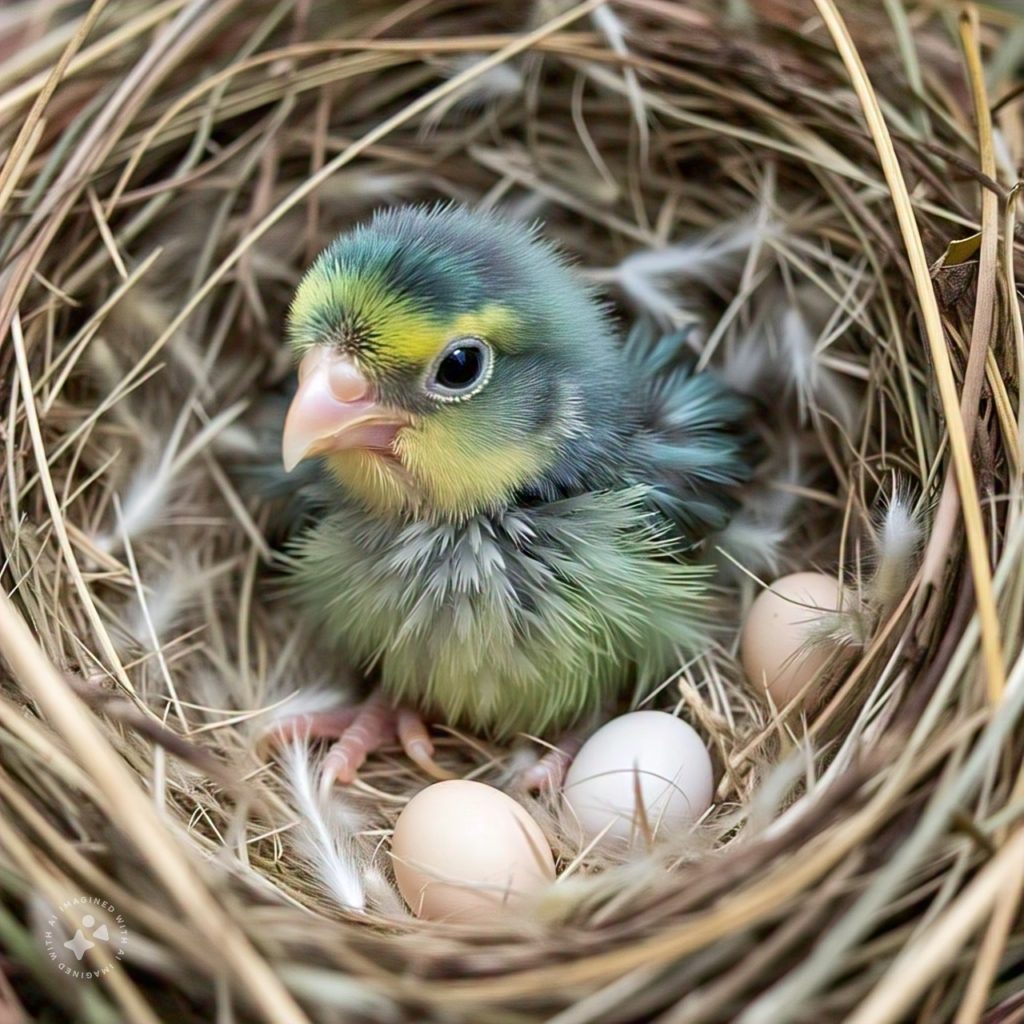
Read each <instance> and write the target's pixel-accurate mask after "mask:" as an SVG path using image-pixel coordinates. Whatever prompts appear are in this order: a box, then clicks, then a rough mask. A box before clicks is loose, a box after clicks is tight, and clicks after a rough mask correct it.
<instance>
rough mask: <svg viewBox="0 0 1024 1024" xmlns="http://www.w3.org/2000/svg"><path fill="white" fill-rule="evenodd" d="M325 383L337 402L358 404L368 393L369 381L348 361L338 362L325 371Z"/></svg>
mask: <svg viewBox="0 0 1024 1024" xmlns="http://www.w3.org/2000/svg"><path fill="white" fill-rule="evenodd" d="M327 383H328V386H329V387H330V389H331V394H332V395H334V397H335V398H336V399H338V401H339V402H358V401H360V400H361V399H363V398H365V397H366V396H367V394H368V393H369V391H370V384H369V381H367V379H366V378H365V377H364V376H363V375H362V374H361V373H360V372H359V371H358V370H357V369H356V368H355V367H354V366H353V365H352V364H351V363H350V362H348V360H339V361H337V362H334V363H332V364H331V366H330V367H329V369H328V370H327Z"/></svg>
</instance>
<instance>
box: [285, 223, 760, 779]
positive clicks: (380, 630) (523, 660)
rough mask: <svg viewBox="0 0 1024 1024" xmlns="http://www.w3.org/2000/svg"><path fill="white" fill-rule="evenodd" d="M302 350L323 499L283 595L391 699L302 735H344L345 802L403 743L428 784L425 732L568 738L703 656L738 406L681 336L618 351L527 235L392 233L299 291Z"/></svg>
mask: <svg viewBox="0 0 1024 1024" xmlns="http://www.w3.org/2000/svg"><path fill="white" fill-rule="evenodd" d="M288 337H289V343H290V345H291V347H292V350H293V352H294V356H295V359H296V361H297V364H298V388H297V391H296V393H295V396H294V398H293V399H292V402H291V405H290V408H289V410H288V414H287V419H286V421H285V426H284V431H283V442H282V449H283V460H284V465H285V467H286V468H287V469H288V470H292V469H294V468H295V467H296V466H298V465H299V463H300V462H303V461H304V460H310V459H315V460H317V461H318V463H319V465H320V467H322V475H323V481H325V482H326V486H325V484H324V483H321V484H320V486H319V495H320V497H319V499H318V502H317V505H316V508H315V511H314V513H313V516H312V519H313V521H312V523H311V524H310V525H309V526H308V527H307V528H306V529H305V530H304V531H303V532H302V533H301V534H300V535H299V536H298V537H297V538H296V539H295V540H294V541H293V544H292V548H291V552H290V574H291V582H292V584H293V587H292V589H293V592H294V594H295V597H296V599H297V600H299V601H300V602H302V604H303V605H304V607H305V609H306V610H307V613H308V615H309V616H311V617H312V620H313V621H314V622H315V623H316V625H317V627H318V635H319V636H320V637H322V638H324V640H325V641H326V642H327V643H328V644H329V645H331V646H333V647H334V648H336V649H337V650H338V651H339V652H340V653H342V654H343V655H345V656H346V657H347V658H348V659H350V660H351V661H352V662H353V663H354V664H357V665H359V666H361V667H362V668H363V669H364V670H365V672H366V673H367V678H368V680H369V681H370V684H371V686H372V688H373V694H374V695H373V696H372V697H371V698H370V699H369V701H367V702H366V703H365V704H364V705H361V706H359V707H356V708H349V709H343V710H342V711H341V712H331V713H330V714H327V715H325V716H324V717H323V718H322V720H319V721H315V722H312V723H307V725H309V726H310V727H311V728H312V730H313V731H314V732H316V733H318V734H320V735H324V734H331V735H332V736H335V737H337V739H338V742H337V744H336V745H335V747H334V748H333V750H332V751H331V754H330V755H329V757H328V769H327V775H326V776H325V779H326V781H327V783H328V784H330V783H331V782H333V781H334V780H335V779H341V780H343V781H348V780H350V779H351V778H353V777H354V775H355V772H356V770H357V769H358V768H359V766H360V765H361V763H362V762H363V760H364V759H365V757H366V756H367V754H368V753H370V752H371V751H372V750H373V749H374V748H375V747H377V746H379V745H380V744H381V743H383V742H386V741H388V740H390V739H391V738H393V737H394V736H395V735H396V734H397V735H398V736H399V738H400V739H401V740H402V742H403V745H404V746H405V747H406V749H407V751H408V752H409V753H410V755H411V756H413V757H414V758H415V759H416V760H417V761H419V762H420V763H422V764H424V765H427V766H430V765H431V764H432V761H431V753H432V746H431V743H430V739H429V737H428V735H427V732H426V729H425V728H424V727H423V725H422V720H421V718H420V715H425V716H429V717H430V718H432V719H434V720H440V721H443V722H446V723H448V724H450V725H453V726H459V727H465V728H467V729H470V730H472V731H475V732H478V733H481V734H485V735H487V736H489V737H491V738H493V739H497V740H506V739H508V738H510V737H512V736H513V735H515V734H517V733H529V734H532V735H538V736H552V737H558V736H559V735H561V734H562V733H564V732H565V730H568V729H570V728H572V727H573V726H578V725H579V724H580V723H582V722H585V721H587V720H591V719H593V718H594V717H596V716H597V715H598V714H599V713H600V712H602V711H603V710H606V709H608V708H610V707H611V706H612V705H613V704H614V702H615V700H616V698H617V697H619V696H621V695H622V694H623V692H625V691H627V690H628V689H631V688H632V689H633V691H634V692H637V693H643V692H645V691H647V690H649V688H650V687H652V686H654V685H656V684H657V683H658V682H660V681H662V680H663V679H664V678H665V677H666V676H667V675H669V674H670V673H671V672H672V671H673V669H674V667H675V666H676V665H678V663H679V658H680V651H681V650H693V649H694V648H695V647H697V646H698V645H700V644H701V642H702V641H703V640H704V638H705V634H706V629H707V618H708V616H707V584H708V580H709V574H710V569H709V568H708V567H706V566H704V565H701V564H700V563H699V560H698V557H697V556H698V555H699V544H700V541H701V539H702V538H703V537H704V536H706V535H707V534H708V533H709V532H711V531H715V530H719V529H721V528H722V527H723V526H724V525H725V524H726V522H727V520H728V517H729V514H730V512H731V511H732V509H733V508H734V505H735V495H736V490H737V487H738V485H740V484H741V483H742V482H743V481H744V480H746V479H747V478H748V476H749V473H750V445H749V438H748V432H747V430H746V428H745V420H746V418H747V416H748V405H747V402H746V400H744V399H743V398H741V397H739V396H738V395H736V394H735V393H734V392H732V391H730V390H729V389H728V388H727V387H726V386H725V385H724V384H723V383H722V382H721V381H720V380H719V379H718V378H717V377H715V376H714V375H712V374H710V373H701V374H695V373H694V372H693V371H692V364H691V362H690V361H689V360H688V359H687V358H686V355H685V348H684V346H683V344H682V339H681V338H680V337H679V336H669V337H664V338H660V339H659V338H657V337H656V336H654V335H653V333H652V332H650V331H646V330H643V329H635V330H633V331H632V332H630V335H629V337H628V338H626V339H625V340H622V339H621V338H620V337H619V336H618V334H617V331H616V329H615V326H614V324H613V320H612V317H611V315H610V312H609V309H608V308H607V306H606V305H605V304H604V303H603V302H602V301H601V299H600V298H599V297H598V295H597V294H596V293H595V291H594V290H593V289H592V288H591V287H589V286H588V285H587V284H586V283H584V281H582V280H581V278H580V277H579V276H578V275H577V273H576V272H575V271H574V270H573V269H572V268H571V266H570V265H569V263H568V262H567V260H566V259H565V258H564V257H563V256H562V255H561V254H560V253H559V252H558V251H557V250H556V249H555V248H554V247H553V246H552V245H550V244H549V243H548V242H546V241H545V240H543V239H542V238H541V237H540V236H539V234H538V231H537V229H536V228H531V227H526V226H523V225H521V224H517V223H512V222H509V221H506V220H503V219H501V218H500V217H498V216H495V215H492V214H487V213H481V212H475V211H471V210H468V209H464V208H460V207H455V206H440V207H433V208H422V207H402V208H398V209H392V210H387V211H384V212H381V213H378V214H377V215H375V216H374V217H373V218H372V220H370V221H369V222H368V223H366V224H364V225H362V226H360V227H357V228H355V229H354V230H352V231H351V232H349V233H347V234H345V235H343V236H341V237H340V238H338V239H337V240H336V241H335V242H333V243H332V244H331V245H330V246H329V247H328V248H327V249H326V250H325V251H324V252H323V253H322V254H321V255H320V257H319V258H318V259H317V260H316V262H315V263H314V264H313V266H312V267H311V268H310V269H309V271H308V272H307V273H306V275H305V277H304V278H303V280H302V282H301V284H300V285H299V288H298V291H297V293H296V295H295V298H294V301H293V303H292V305H291V309H290V311H289V315H288Z"/></svg>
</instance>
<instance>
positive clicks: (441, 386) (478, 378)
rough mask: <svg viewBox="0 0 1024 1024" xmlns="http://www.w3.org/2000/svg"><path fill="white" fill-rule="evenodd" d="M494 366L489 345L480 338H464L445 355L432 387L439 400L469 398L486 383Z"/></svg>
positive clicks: (431, 382)
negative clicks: (492, 365)
mask: <svg viewBox="0 0 1024 1024" xmlns="http://www.w3.org/2000/svg"><path fill="white" fill-rule="evenodd" d="M490 365H491V350H490V349H489V348H488V347H487V345H485V344H484V343H483V342H482V341H481V340H480V339H479V338H460V339H458V340H457V341H453V342H452V343H451V344H450V345H449V346H448V348H447V349H446V350H445V352H444V353H443V354H442V355H441V358H440V359H439V360H438V362H437V366H436V368H435V369H434V373H433V377H432V379H431V380H430V381H429V384H428V387H429V388H430V390H431V391H432V392H433V393H434V394H435V395H436V396H437V397H438V398H465V397H468V396H469V395H470V394H472V393H473V392H474V391H476V390H477V389H478V388H479V387H482V386H483V384H484V383H486V381H487V375H488V373H489V372H490Z"/></svg>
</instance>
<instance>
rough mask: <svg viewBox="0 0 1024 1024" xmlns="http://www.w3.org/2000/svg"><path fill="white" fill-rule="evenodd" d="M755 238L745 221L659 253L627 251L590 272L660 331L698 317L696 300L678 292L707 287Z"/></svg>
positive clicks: (655, 250)
mask: <svg viewBox="0 0 1024 1024" xmlns="http://www.w3.org/2000/svg"><path fill="white" fill-rule="evenodd" d="M755 238H756V231H755V228H754V227H753V225H752V224H751V223H750V222H749V221H744V222H742V223H739V224H735V225H731V226H730V227H728V228H727V229H724V230H722V231H718V232H714V233H712V234H708V235H704V236H702V237H700V238H696V239H693V240H689V241H685V242H679V243H677V244H675V245H670V246H666V247H664V248H660V249H641V250H639V251H637V252H634V253H630V255H629V256H627V257H626V258H625V259H624V260H623V261H622V262H621V263H620V264H619V265H618V266H617V267H611V268H608V269H603V270H596V271H592V272H591V277H592V278H593V279H595V280H597V281H600V282H602V283H608V284H615V285H617V286H618V287H619V288H621V289H622V291H623V292H624V293H625V295H626V297H627V298H628V299H629V300H630V301H631V302H632V303H633V304H634V305H635V306H636V307H637V308H638V309H640V310H642V311H643V312H645V313H647V314H648V315H649V316H651V317H653V318H654V319H655V320H656V321H657V322H658V323H659V324H661V325H662V326H664V327H672V328H676V329H678V328H681V327H684V326H686V325H687V324H692V323H694V322H696V321H697V320H699V319H700V316H699V312H698V306H697V303H696V302H695V301H693V300H692V299H688V298H687V297H686V296H685V294H684V293H683V291H682V286H684V285H687V284H691V285H692V284H699V283H706V282H708V281H709V280H712V279H715V278H717V277H719V276H720V275H721V273H722V271H723V269H725V268H728V267H729V266H730V265H733V264H736V263H737V262H738V260H739V259H740V258H741V257H742V256H743V255H744V254H745V253H746V251H747V250H748V249H749V248H750V246H751V245H752V244H753V242H754V239H755Z"/></svg>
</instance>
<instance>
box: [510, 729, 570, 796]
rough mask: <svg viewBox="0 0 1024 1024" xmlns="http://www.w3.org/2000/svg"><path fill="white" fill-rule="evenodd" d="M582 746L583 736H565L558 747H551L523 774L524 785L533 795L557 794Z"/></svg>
mask: <svg viewBox="0 0 1024 1024" xmlns="http://www.w3.org/2000/svg"><path fill="white" fill-rule="evenodd" d="M582 746H583V736H582V735H581V734H579V733H570V734H569V735H567V736H563V737H562V740H561V742H560V743H559V745H558V746H557V747H551V748H550V749H549V750H548V752H547V753H546V754H544V755H543V757H541V759H540V760H539V761H537V763H536V764H533V765H531V766H530V767H529V768H527V769H526V770H525V771H524V772H523V774H522V776H521V781H522V783H523V785H524V786H525V787H526V788H527V790H529V791H530V792H531V793H556V792H557V791H558V790H560V789H561V788H562V783H563V782H565V774H566V772H568V770H569V765H571V764H572V759H573V758H574V757H575V756H576V755H577V754H578V753H579V749H580V747H582Z"/></svg>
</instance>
